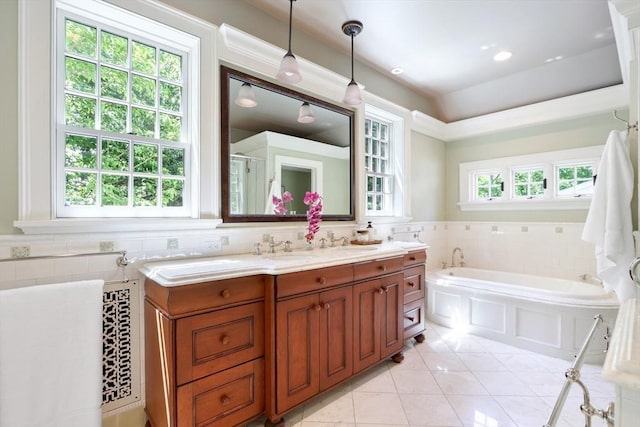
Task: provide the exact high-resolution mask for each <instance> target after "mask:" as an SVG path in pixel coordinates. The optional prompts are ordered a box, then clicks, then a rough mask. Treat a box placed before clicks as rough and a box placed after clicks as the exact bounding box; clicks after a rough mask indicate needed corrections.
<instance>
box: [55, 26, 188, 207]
mask: <svg viewBox="0 0 640 427" xmlns="http://www.w3.org/2000/svg"><path fill="white" fill-rule="evenodd" d="M98 41H99V42H100V43H98ZM62 60H64V70H65V76H64V78H65V81H64V124H65V125H67V126H68V127H73V128H74V130H73V131H68V130H67V132H66V133H65V163H64V167H65V205H67V206H112V207H132V206H134V207H135V206H150V207H161V206H162V207H172V206H183V204H184V192H185V166H186V156H185V148H176V147H175V145H176V143H180V142H181V141H182V135H183V131H182V127H183V116H182V110H183V108H182V103H183V86H182V84H183V83H182V61H183V58H182V56H180V55H176V54H174V53H170V52H167V51H165V50H162V49H161V48H159V47H154V46H150V45H149V44H148V43H143V42H141V41H137V40H135V39H132V38H128V37H126V36H124V35H118V34H114V33H112V32H108V31H105V30H102V29H100V28H96V27H95V26H92V25H86V24H82V23H79V22H75V21H72V20H69V19H67V20H66V21H65V52H64V55H63V57H62ZM139 137H144V138H148V139H147V140H144V141H138V140H136V138H138V139H140V138H139ZM167 141H169V143H168V142H167ZM143 142H144V143H143Z"/></svg>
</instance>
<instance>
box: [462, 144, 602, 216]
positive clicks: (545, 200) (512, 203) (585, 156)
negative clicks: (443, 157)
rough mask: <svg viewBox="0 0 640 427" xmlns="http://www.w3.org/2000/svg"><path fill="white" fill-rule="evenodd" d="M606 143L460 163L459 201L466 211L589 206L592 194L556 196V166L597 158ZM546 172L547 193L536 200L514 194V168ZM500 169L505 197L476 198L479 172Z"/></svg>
mask: <svg viewBox="0 0 640 427" xmlns="http://www.w3.org/2000/svg"><path fill="white" fill-rule="evenodd" d="M603 149H604V145H597V146H590V147H583V148H575V149H569V150H560V151H549V152H544V153H536V154H528V155H523V156H513V157H502V158H497V159H490V160H480V161H475V162H466V163H460V167H459V202H458V206H459V207H460V210H463V211H494V210H569V209H588V208H589V205H590V203H591V197H576V198H566V197H556V196H555V175H554V173H555V172H554V171H555V166H556V165H563V164H569V163H571V164H573V163H580V162H582V161H595V163H596V170H594V173H597V163H598V161H599V159H600V157H601V156H602V151H603ZM540 167H542V168H543V169H544V171H545V177H546V178H547V189H546V190H545V193H544V196H542V197H535V198H532V199H526V198H520V197H513V187H512V185H513V184H512V178H513V171H514V170H519V169H529V168H540ZM496 171H500V172H501V173H502V174H503V176H504V177H505V178H504V182H505V185H504V192H503V197H501V198H494V199H493V200H478V199H474V197H473V194H472V192H473V189H474V185H473V176H474V174H476V173H482V172H496Z"/></svg>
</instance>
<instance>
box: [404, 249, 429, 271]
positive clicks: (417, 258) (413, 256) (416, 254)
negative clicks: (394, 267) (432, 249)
mask: <svg viewBox="0 0 640 427" xmlns="http://www.w3.org/2000/svg"><path fill="white" fill-rule="evenodd" d="M426 261H427V251H425V250H424V249H421V250H419V251H413V252H409V253H408V254H406V255H405V256H404V266H405V267H408V266H410V265H416V264H424V263H425V262H426Z"/></svg>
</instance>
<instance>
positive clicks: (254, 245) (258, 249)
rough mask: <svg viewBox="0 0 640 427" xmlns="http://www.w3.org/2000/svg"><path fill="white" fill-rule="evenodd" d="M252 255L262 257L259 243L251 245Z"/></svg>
mask: <svg viewBox="0 0 640 427" xmlns="http://www.w3.org/2000/svg"><path fill="white" fill-rule="evenodd" d="M253 248H254V251H253V254H254V255H262V244H261V243H260V242H258V243H254V244H253Z"/></svg>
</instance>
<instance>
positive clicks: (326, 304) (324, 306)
mask: <svg viewBox="0 0 640 427" xmlns="http://www.w3.org/2000/svg"><path fill="white" fill-rule="evenodd" d="M329 307H330V305H329V303H328V302H325V303H324V304H322V308H324V309H325V310H329Z"/></svg>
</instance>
